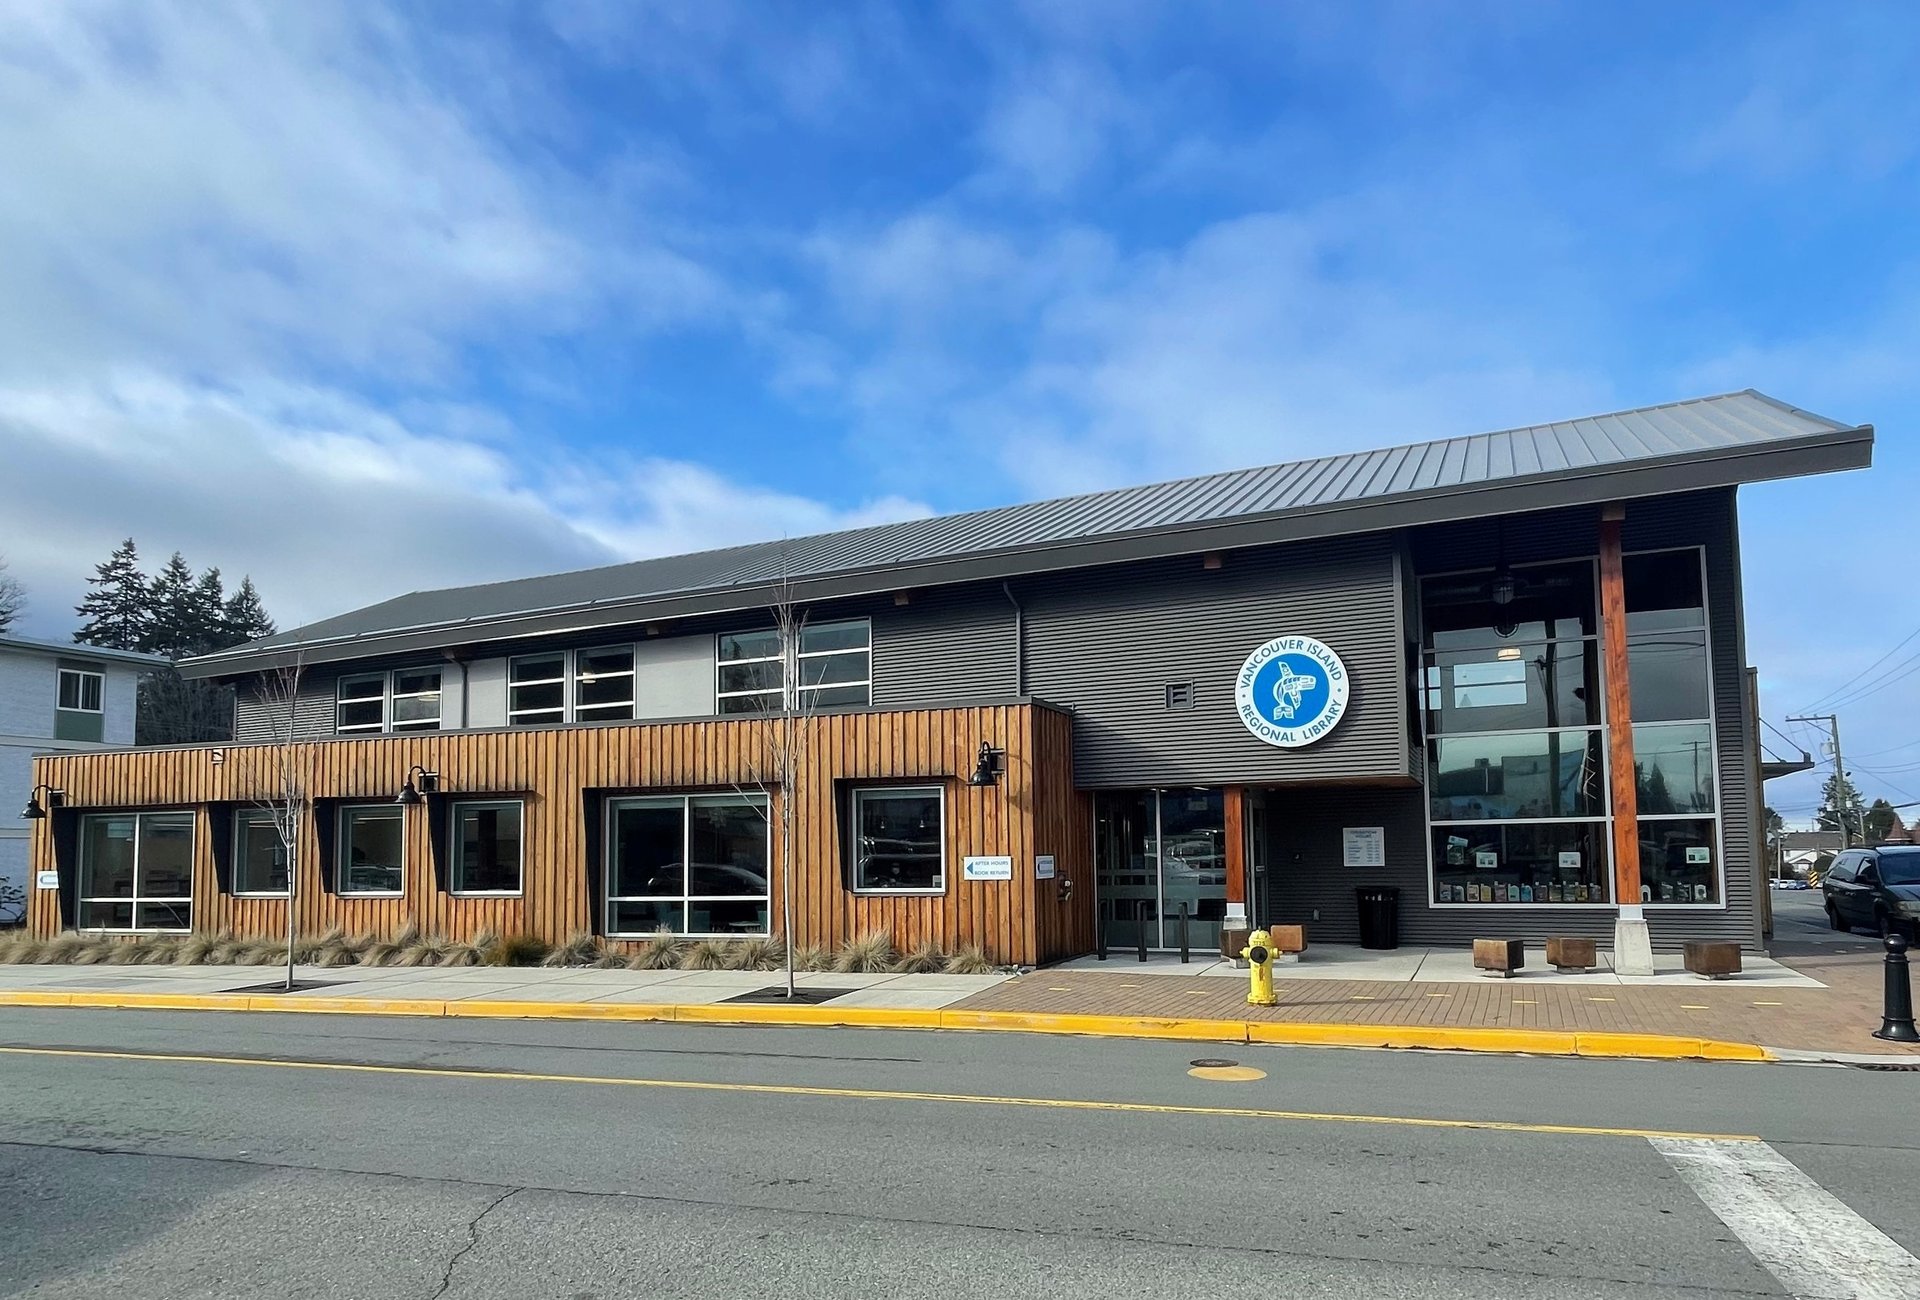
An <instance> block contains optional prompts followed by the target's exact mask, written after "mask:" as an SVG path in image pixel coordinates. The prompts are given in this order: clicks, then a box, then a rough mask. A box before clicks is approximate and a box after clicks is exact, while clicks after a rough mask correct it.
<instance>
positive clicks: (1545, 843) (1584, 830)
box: [1433, 821, 1612, 905]
mask: <svg viewBox="0 0 1920 1300" xmlns="http://www.w3.org/2000/svg"><path fill="white" fill-rule="evenodd" d="M1433 879H1434V894H1433V901H1434V902H1436V903H1495V904H1508V905H1511V904H1514V903H1534V904H1538V903H1548V904H1566V903H1605V902H1607V901H1608V899H1609V896H1610V894H1611V892H1612V891H1611V888H1610V884H1611V880H1612V869H1611V867H1610V866H1609V859H1608V856H1607V827H1606V823H1605V822H1602V821H1591V822H1558V823H1544V824H1543V823H1535V824H1533V825H1527V824H1524V823H1508V824H1501V823H1494V824H1490V825H1485V826H1468V825H1455V826H1435V827H1434V828H1433Z"/></svg>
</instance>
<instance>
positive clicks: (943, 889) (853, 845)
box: [846, 782, 953, 898]
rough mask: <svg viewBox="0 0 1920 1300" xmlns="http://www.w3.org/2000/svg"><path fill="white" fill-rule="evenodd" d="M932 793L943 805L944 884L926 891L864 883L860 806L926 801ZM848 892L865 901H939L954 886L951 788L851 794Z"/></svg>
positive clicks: (864, 789) (863, 788)
mask: <svg viewBox="0 0 1920 1300" xmlns="http://www.w3.org/2000/svg"><path fill="white" fill-rule="evenodd" d="M929 793H931V794H933V795H934V796H935V797H937V798H938V799H939V801H940V883H939V885H938V886H936V887H932V888H925V889H891V888H880V889H876V888H872V887H870V886H865V885H862V884H861V883H860V805H861V803H862V802H863V801H864V800H866V799H868V798H873V797H878V796H887V795H891V796H894V797H896V798H899V797H914V798H924V797H925V796H926V795H928V794H929ZM846 837H847V838H846V870H847V877H846V880H847V890H848V892H849V893H852V894H854V895H856V896H858V897H861V898H939V897H941V896H943V895H945V894H946V893H947V891H948V889H949V887H950V886H951V885H952V882H953V872H952V863H951V861H950V860H949V859H950V856H951V855H950V854H949V852H948V848H947V787H946V786H945V785H944V784H943V783H940V782H932V783H927V784H919V785H891V784H889V785H856V786H852V787H850V788H849V789H848V791H847V822H846Z"/></svg>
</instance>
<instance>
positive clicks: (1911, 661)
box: [1827, 653, 1920, 709]
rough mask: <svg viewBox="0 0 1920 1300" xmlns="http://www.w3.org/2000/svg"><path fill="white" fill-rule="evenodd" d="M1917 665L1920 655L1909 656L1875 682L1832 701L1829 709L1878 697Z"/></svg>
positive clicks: (1867, 683) (1840, 707) (1919, 661)
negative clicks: (1874, 696) (1869, 697)
mask: <svg viewBox="0 0 1920 1300" xmlns="http://www.w3.org/2000/svg"><path fill="white" fill-rule="evenodd" d="M1916 664H1920V653H1916V654H1913V655H1909V656H1908V657H1907V658H1905V659H1902V660H1901V661H1900V662H1899V663H1897V664H1895V665H1894V666H1893V667H1891V668H1889V669H1887V671H1886V672H1884V673H1882V674H1880V676H1879V677H1877V678H1876V679H1874V680H1873V681H1871V682H1866V683H1863V684H1862V685H1861V686H1859V687H1858V688H1856V689H1855V690H1854V691H1853V692H1851V693H1850V694H1847V695H1843V696H1841V697H1840V698H1839V699H1837V700H1833V701H1831V702H1830V703H1828V705H1827V707H1828V708H1829V709H1844V708H1848V707H1849V706H1851V705H1855V704H1858V703H1860V701H1862V700H1864V699H1866V698H1867V697H1868V696H1871V695H1878V694H1879V693H1880V692H1881V691H1884V690H1885V689H1887V687H1889V686H1892V685H1893V684H1894V683H1895V682H1898V681H1900V680H1902V678H1903V676H1904V674H1905V673H1906V672H1907V671H1908V670H1909V669H1911V668H1913V666H1914V665H1916Z"/></svg>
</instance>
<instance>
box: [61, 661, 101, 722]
mask: <svg viewBox="0 0 1920 1300" xmlns="http://www.w3.org/2000/svg"><path fill="white" fill-rule="evenodd" d="M106 681H107V679H106V676H105V675H104V674H101V673H91V672H88V671H87V670H86V669H84V668H62V669H61V670H60V707H61V708H63V709H68V710H74V711H78V712H81V713H98V712H100V693H101V690H102V688H103V687H104V686H105V685H106Z"/></svg>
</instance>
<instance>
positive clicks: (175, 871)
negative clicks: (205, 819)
mask: <svg viewBox="0 0 1920 1300" xmlns="http://www.w3.org/2000/svg"><path fill="white" fill-rule="evenodd" d="M79 903H80V914H79V928H80V929H83V930H95V929H104V930H189V929H192V928H193V814H192V813H114V814H109V815H103V816H92V817H83V818H81V820H80V895H79Z"/></svg>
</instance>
